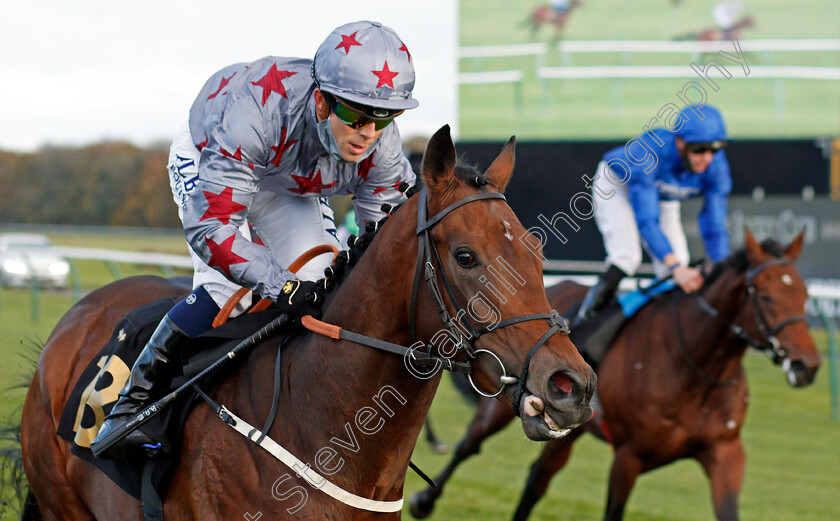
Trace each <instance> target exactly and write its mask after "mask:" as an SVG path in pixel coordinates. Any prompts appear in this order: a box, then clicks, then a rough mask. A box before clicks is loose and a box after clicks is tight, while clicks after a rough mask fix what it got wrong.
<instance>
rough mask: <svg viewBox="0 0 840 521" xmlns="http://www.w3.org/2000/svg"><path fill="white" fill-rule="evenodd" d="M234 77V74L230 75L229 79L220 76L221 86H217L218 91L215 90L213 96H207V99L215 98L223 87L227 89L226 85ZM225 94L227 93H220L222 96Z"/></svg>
mask: <svg viewBox="0 0 840 521" xmlns="http://www.w3.org/2000/svg"><path fill="white" fill-rule="evenodd" d="M234 76H236V73H235V72H234V73H233V74H231V75H230V78H225V77H224V76H222V84H221V85H219V88H218V89H216V92H214V93H213V94H211V95H209V96H207V99H213V98H215V97H216V96H217V95H218V94H219V92H221V90H222V89H224V88H225V87H227V84H228V83H230V80H232V79H233V77H234ZM225 94H227V92H222V95H223V96H224V95H225Z"/></svg>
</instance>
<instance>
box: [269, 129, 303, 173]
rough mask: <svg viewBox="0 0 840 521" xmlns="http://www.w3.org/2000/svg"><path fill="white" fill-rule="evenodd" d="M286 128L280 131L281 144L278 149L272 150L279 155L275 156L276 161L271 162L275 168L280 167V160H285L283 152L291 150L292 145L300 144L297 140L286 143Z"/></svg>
mask: <svg viewBox="0 0 840 521" xmlns="http://www.w3.org/2000/svg"><path fill="white" fill-rule="evenodd" d="M286 132H287V131H286V127H285V126H284V127H283V128H281V129H280V144H279V145H277V146H276V147H271V150H273V151H275V152H276V153H277V155H275V156H274V159H272V160H271V163H272V164H273V165H274V166H280V160H281V159H282V158H283V152H285V151H286V150H288V149H289V147H291V146H292V145H294V144H295V143H297V142H298V140H297V139H290V140H289V141H286Z"/></svg>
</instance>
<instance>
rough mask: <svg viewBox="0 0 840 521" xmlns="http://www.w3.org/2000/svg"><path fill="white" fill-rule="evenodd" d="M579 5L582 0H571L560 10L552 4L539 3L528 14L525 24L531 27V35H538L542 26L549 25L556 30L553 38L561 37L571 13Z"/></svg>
mask: <svg viewBox="0 0 840 521" xmlns="http://www.w3.org/2000/svg"><path fill="white" fill-rule="evenodd" d="M579 5H580V0H571V1H570V2H569V4H568V5H567V6H566V9H564V10H563V11H558V10H557V9H556V8H555V7H554V6H551V5H545V4H541V5H538V6H536V7H535V8H534V9H533V10H532V11H531V12H530V13H529V14H528V18H527V19H526V20H525V21H524V22H523V25H527V26H528V27H529V28H530V29H531V36H536V35H537V32H538V31H539V30H540V28H541V27H542V26H544V25H547V26H549V27H551V28H553V30H554V37H553V39H555V40H556V39H559V37H560V34H561V33H562V32H563V29H564V28H565V27H566V22H567V21H568V19H569V15H570V14H571V12H572V10H573V9H575V8H577V7H578V6H579Z"/></svg>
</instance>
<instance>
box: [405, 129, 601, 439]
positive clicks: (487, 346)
mask: <svg viewBox="0 0 840 521" xmlns="http://www.w3.org/2000/svg"><path fill="white" fill-rule="evenodd" d="M514 144H515V140H514V139H513V138H511V140H510V141H509V142H508V143H507V144H506V145H505V147H504V149H503V150H502V152H501V154H500V155H499V156H498V157H497V158H496V160H495V161H494V162H493V164H492V165H490V167H489V168H488V169H487V171H486V172H484V173H483V174H482V173H481V172H479V171H478V170H476V169H475V168H473V167H468V166H464V165H460V164H457V161H456V154H455V146H454V144H453V142H452V139H451V137H450V134H449V127H448V126H445V127H443V128H442V129H440V130H439V131H438V132H437V133H436V134H435V135H434V136H433V137H432V138H431V140H430V141H429V144H428V147H427V149H426V153H425V155H424V157H423V163H422V169H421V174H422V179H423V183H424V185H425V194H424V193H423V192H421V196H420V197H419V201H418V207H419V208H420V212H419V214H418V215H423V212H428V213H427V214H425V215H428V217H427V218H426V219H424V218H423V217H420V221H421V222H418V230H420V229H422V231H420V232H418V235H419V236H420V237H419V238H420V241H421V246H420V248H421V253H422V250H423V246H422V244H423V242H422V241H423V240H424V238H423V235H424V234H427V237H428V241H429V246H428V249H429V250H431V254H429V255H427V256H426V257H425V259H426V260H431V264H432V265H433V266H434V271H433V272H432V276H433V278H434V280H435V282H436V283H437V286H438V287H439V288H440V290H439V293H440V295H441V299H442V303H443V305H444V307H445V308H446V312H444V315H445V316H449V317H453V318H454V319H455V323H456V325H455V326H454V327H450V328H447V329H448V330H449V332H450V333H452V332H455V334H456V335H457V334H458V331H461V332H463V333H464V334H463V337H465V342H464V345H463V347H464V349H463V351H462V352H461V353H460V354H458V355H457V357H463V359H469V360H470V361H471V365H472V374H471V379H472V380H473V383H474V385H475V386H476V387H477V389H478V390H479V391H481V392H482V393H484V394H485V395H495V394H496V393H498V394H499V396H500V398H501V399H503V400H507V401H510V402H511V403H512V404H513V405H514V407H515V409H516V410H517V412H518V413H519V414H520V416H521V417H522V423H523V429H524V430H525V433H526V435H527V436H528V437H529V438H531V439H534V440H546V439H551V438H559V437H562V436H563V435H564V434H565V433H566V432H567V431H566V429H569V428H572V427H575V426H577V425H580V424H582V423H584V422H586V421H587V420H588V419H589V418H590V416H591V414H592V410H591V407H590V399H591V396H592V393H593V391H594V389H595V381H596V377H595V373H594V372H593V371H592V369H591V368H590V367H589V366H588V365H587V364H586V363H585V362H584V361H583V359H582V358H581V357H580V355H579V354H578V352H577V350H576V349H575V346H574V345H573V344H572V342H571V341H570V340H569V337H568V336H567V329H566V328H565V322H564V321H563V319H562V318H560V317H559V316H554V317H552V315H551V313H552V310H551V307H550V306H549V303H548V300H547V298H546V295H545V289H544V286H543V278H542V276H543V275H542V266H541V264H540V262H539V259H537V258H536V257H535V256H534V255H533V254H532V253H531V252H530V251H529V250H528V249H527V248H525V247H523V245H522V243H521V242H520V241H519V237H521V236H522V235H524V234H525V233H526V232H525V229H524V228H523V226H522V225H521V224H520V222H519V220H518V219H517V218H516V216H515V215H514V213H513V211H512V210H511V208H510V207H509V206H508V205H507V204H506V203H505V201H504V198H503V197H502V196H501V195H500V194H501V193H503V192H504V190H505V187H506V185H507V183H508V180H509V178H510V175H511V172H512V170H513V163H514ZM415 199H418V197H415ZM423 206H425V210H423V209H422V208H423ZM412 207H413V206H412ZM403 217H405V216H403ZM423 221H425V223H426V224H425V225H424V224H423ZM421 256H422V254H421ZM425 264H426V268H427V270H428V268H429V266H428V264H429V262H425ZM428 274H429V271H427V272H426V275H427V276H428ZM423 285H425V283H423ZM427 293H432V294H433V293H434V290H433V291H431V292H427ZM533 315H538V316H537V317H535V316H533ZM436 322H437V328H438V329H441V328H442V326H441V321H440V320H437V321H436ZM517 380H518V381H517Z"/></svg>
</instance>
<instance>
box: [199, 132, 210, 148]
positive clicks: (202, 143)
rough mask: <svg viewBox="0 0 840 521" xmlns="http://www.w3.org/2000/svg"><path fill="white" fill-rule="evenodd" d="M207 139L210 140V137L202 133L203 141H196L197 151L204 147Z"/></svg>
mask: <svg viewBox="0 0 840 521" xmlns="http://www.w3.org/2000/svg"><path fill="white" fill-rule="evenodd" d="M208 141H210V138H209V137H207V134H204V141H202V142H201V143H196V145H195V148H197V149H198V151H199V152H201V151H202V150H203V149H204V147H206V146H207V142H208Z"/></svg>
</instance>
